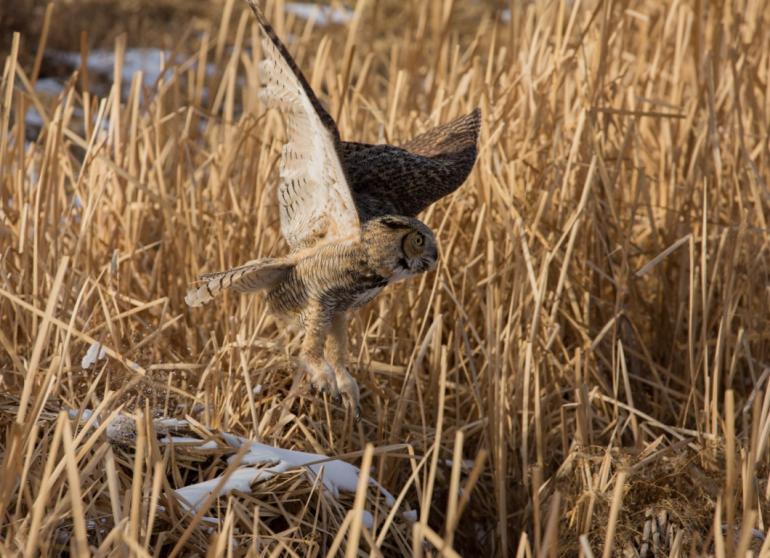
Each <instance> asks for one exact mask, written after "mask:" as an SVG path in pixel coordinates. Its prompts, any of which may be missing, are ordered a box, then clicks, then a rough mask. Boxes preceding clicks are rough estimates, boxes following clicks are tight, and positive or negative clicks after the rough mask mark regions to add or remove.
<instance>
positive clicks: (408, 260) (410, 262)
mask: <svg viewBox="0 0 770 558" xmlns="http://www.w3.org/2000/svg"><path fill="white" fill-rule="evenodd" d="M426 232H427V234H426V233H425V232H422V231H419V230H412V231H410V232H408V233H407V234H405V235H404V237H403V238H402V239H401V250H402V252H403V255H404V257H403V258H402V260H401V262H399V263H400V265H401V266H402V267H403V268H404V269H405V271H407V272H409V273H414V274H416V273H424V272H426V271H430V270H431V269H433V267H435V265H436V261H437V260H438V250H437V248H436V240H435V238H433V235H432V234H431V233H430V231H426Z"/></svg>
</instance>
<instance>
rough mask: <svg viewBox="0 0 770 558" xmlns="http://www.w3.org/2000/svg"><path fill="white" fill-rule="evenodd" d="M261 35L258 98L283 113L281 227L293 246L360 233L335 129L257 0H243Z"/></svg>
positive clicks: (298, 246) (331, 240) (302, 246)
mask: <svg viewBox="0 0 770 558" xmlns="http://www.w3.org/2000/svg"><path fill="white" fill-rule="evenodd" d="M247 2H248V4H249V6H250V7H251V9H252V11H253V12H254V15H255V16H256V17H257V21H258V22H259V24H260V26H261V27H262V31H263V32H264V35H265V38H264V39H263V41H262V47H263V54H264V56H265V58H264V60H262V61H261V62H260V64H259V75H260V81H261V82H262V89H261V91H260V98H261V99H262V100H263V101H264V102H265V104H266V105H267V106H268V107H274V108H277V109H279V110H280V111H281V112H282V114H283V115H284V117H285V122H286V134H287V141H286V144H285V145H284V148H283V153H282V156H281V168H280V175H281V182H280V184H279V187H278V201H279V205H280V210H281V216H280V217H281V232H282V234H283V236H284V238H285V239H286V241H287V242H288V244H289V246H290V247H291V248H292V250H293V251H297V250H300V249H303V248H310V247H313V246H316V245H319V244H324V243H327V242H333V241H338V240H342V239H346V238H356V237H358V236H359V235H360V223H359V220H358V213H357V211H356V206H355V204H354V203H353V196H352V194H351V191H350V187H349V186H348V182H347V179H346V177H345V172H344V170H343V167H342V163H341V161H340V157H339V154H338V145H339V142H340V140H339V132H338V130H337V127H336V125H335V123H334V120H333V119H332V118H331V116H329V114H328V113H327V112H326V110H325V109H324V108H323V107H322V106H321V103H320V102H319V101H318V99H317V97H316V96H315V94H314V93H313V91H312V89H311V88H310V86H309V84H308V83H307V80H306V79H305V77H304V76H303V75H302V72H301V71H300V70H299V68H298V67H297V65H296V63H295V62H294V60H293V59H292V58H291V55H289V53H288V51H287V50H286V47H285V46H284V45H283V43H282V42H281V41H280V39H279V38H278V37H277V35H276V34H275V32H274V31H273V29H272V27H271V26H270V24H269V23H268V22H267V20H266V19H265V17H264V15H263V14H262V11H261V10H260V9H259V7H258V6H257V5H256V0H247Z"/></svg>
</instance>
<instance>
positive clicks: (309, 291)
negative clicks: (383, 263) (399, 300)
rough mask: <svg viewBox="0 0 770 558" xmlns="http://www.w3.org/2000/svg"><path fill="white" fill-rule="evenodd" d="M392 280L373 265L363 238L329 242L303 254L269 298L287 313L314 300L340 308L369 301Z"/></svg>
mask: <svg viewBox="0 0 770 558" xmlns="http://www.w3.org/2000/svg"><path fill="white" fill-rule="evenodd" d="M388 282H389V281H388V278H386V277H383V276H382V275H380V274H379V273H378V272H377V271H376V270H375V269H373V268H372V267H371V266H370V265H369V263H368V259H367V257H366V248H365V247H364V246H363V245H362V244H361V243H360V242H355V243H349V244H343V245H326V246H323V247H321V248H320V249H319V250H317V251H315V253H313V254H312V255H309V256H306V257H304V258H302V259H301V260H300V261H299V262H297V264H296V266H295V267H294V268H293V269H292V270H291V271H290V272H289V273H288V274H287V275H286V277H285V279H284V280H283V281H281V282H280V283H278V284H277V285H275V286H274V287H272V288H270V289H269V290H268V292H267V302H268V304H269V305H270V307H271V310H273V311H274V312H276V313H278V314H282V315H286V316H292V315H296V316H299V315H301V314H302V312H303V310H305V309H306V308H307V307H308V305H309V303H312V302H316V303H319V304H321V305H323V306H324V307H326V308H328V309H329V310H332V311H333V312H339V311H345V310H348V309H350V308H355V307H358V306H361V305H363V304H366V303H367V302H369V301H370V300H372V299H373V298H374V297H375V296H377V294H379V292H380V291H381V290H382V289H383V288H384V287H385V286H386V285H387V284H388Z"/></svg>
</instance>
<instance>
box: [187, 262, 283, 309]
mask: <svg viewBox="0 0 770 558" xmlns="http://www.w3.org/2000/svg"><path fill="white" fill-rule="evenodd" d="M293 267H294V263H292V262H290V261H287V260H286V259H276V258H265V259H262V260H256V261H253V262H249V263H247V264H244V265H242V266H239V267H234V268H233V269H228V270H227V271H220V272H217V273H205V274H203V275H201V276H200V280H201V281H203V285H201V286H199V287H195V288H192V289H190V290H189V291H187V296H185V297H184V301H185V302H186V303H187V305H188V306H192V307H196V306H203V305H204V304H206V303H208V302H210V301H212V300H214V297H215V296H217V295H218V294H219V293H220V292H222V291H224V290H225V289H232V290H234V291H236V292H239V293H247V292H254V291H259V290H262V289H268V288H270V287H272V286H274V285H276V284H278V283H280V282H281V281H283V280H284V279H285V278H286V276H287V275H288V274H289V272H290V271H291V270H292V268H293Z"/></svg>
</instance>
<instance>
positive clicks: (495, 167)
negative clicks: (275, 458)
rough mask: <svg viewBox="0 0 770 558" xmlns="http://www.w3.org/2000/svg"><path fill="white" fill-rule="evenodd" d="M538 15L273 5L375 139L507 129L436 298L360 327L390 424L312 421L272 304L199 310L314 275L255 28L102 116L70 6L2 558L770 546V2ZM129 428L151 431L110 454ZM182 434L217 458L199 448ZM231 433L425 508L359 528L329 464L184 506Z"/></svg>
mask: <svg viewBox="0 0 770 558" xmlns="http://www.w3.org/2000/svg"><path fill="white" fill-rule="evenodd" d="M506 5H507V6H508V7H509V8H510V9H512V11H508V12H504V11H501V10H500V9H499V8H500V7H499V6H498V7H497V8H498V9H497V11H495V10H494V7H493V6H491V3H483V2H471V1H460V0H455V1H454V2H453V1H452V0H430V1H428V0H426V1H424V2H417V3H401V2H396V1H392V2H391V1H370V2H365V1H360V2H358V4H357V6H355V12H354V17H353V19H352V20H351V21H350V22H348V23H347V24H344V25H340V24H337V25H332V26H328V27H320V26H314V25H312V24H311V23H308V22H306V21H304V20H302V19H300V18H298V17H295V16H293V15H292V16H287V15H286V13H285V11H284V7H283V3H282V2H277V1H267V2H266V11H267V13H268V17H269V18H271V20H272V21H273V22H274V23H275V25H276V28H277V30H278V32H279V34H280V35H281V36H283V37H289V38H290V40H289V43H290V44H289V46H290V49H291V50H292V51H293V52H294V53H295V54H296V57H297V59H298V61H299V63H300V65H301V66H302V67H303V68H305V69H306V71H307V73H308V75H309V76H310V77H311V81H312V83H313V85H314V87H315V88H316V89H317V90H318V91H321V92H322V98H323V99H324V101H325V102H326V103H327V105H328V107H330V109H331V111H330V112H331V113H332V114H333V115H336V116H338V119H339V123H340V128H341V131H342V133H343V137H346V138H349V139H355V140H361V141H376V140H378V139H379V140H382V139H385V140H389V141H398V140H399V139H406V138H408V137H410V136H411V135H413V134H415V133H417V132H420V131H422V130H424V129H425V128H427V127H429V126H431V125H434V124H437V123H440V122H445V121H447V120H449V119H450V118H452V117H454V116H457V115H459V114H461V113H464V112H466V111H468V110H470V109H471V108H472V107H474V106H477V105H478V106H480V107H481V109H482V111H483V115H484V125H483V130H482V135H481V141H480V154H479V160H478V162H477V165H476V167H475V169H474V171H473V173H472V175H471V177H470V179H469V181H468V182H467V183H466V185H465V186H464V187H463V188H462V189H461V190H460V191H459V192H458V193H456V194H455V195H453V196H451V197H450V198H448V199H446V200H444V201H442V202H441V203H439V204H438V205H437V206H435V207H434V208H432V209H431V210H430V211H429V212H428V213H427V214H426V215H424V216H423V218H424V220H425V221H426V222H427V223H429V224H430V225H431V226H432V227H433V229H434V230H435V231H436V232H437V236H438V238H439V241H440V245H441V263H440V266H439V268H438V270H437V271H436V272H434V273H431V274H430V275H428V276H425V277H424V278H422V279H420V280H416V281H411V282H408V283H405V284H400V285H398V286H396V287H393V288H390V289H388V290H387V291H386V292H385V293H384V294H383V295H382V296H381V297H380V298H379V299H378V301H377V302H375V303H373V304H372V305H371V307H369V308H368V309H366V310H364V311H363V312H361V313H360V314H359V315H358V317H357V318H356V319H355V320H354V321H353V324H352V326H351V338H352V340H353V344H354V345H353V347H352V349H353V355H352V361H353V363H354V366H353V369H354V372H355V373H356V375H357V377H358V378H359V383H360V384H361V386H362V390H363V401H362V403H363V420H362V421H361V422H360V423H355V422H354V421H353V420H352V418H351V417H350V416H349V415H348V414H346V412H345V410H344V409H342V408H340V407H337V406H335V405H333V404H331V403H330V402H328V401H324V400H317V399H314V398H304V397H302V396H296V395H295V393H294V392H291V393H290V390H291V386H292V382H293V377H294V370H295V366H294V362H293V360H292V359H293V355H294V354H296V349H297V339H296V336H295V335H294V334H292V333H291V332H287V331H284V330H283V329H281V327H280V326H279V325H277V324H276V322H275V321H274V320H273V319H272V318H271V316H270V315H269V314H268V313H267V312H266V309H265V305H264V303H263V301H261V300H260V299H259V298H255V297H244V298H234V297H225V298H224V299H222V300H221V301H220V303H218V304H214V305H212V306H211V307H207V308H205V309H196V310H190V309H188V308H186V307H185V305H184V302H183V296H184V293H185V289H186V287H187V285H188V283H189V282H190V281H192V280H193V278H194V277H196V275H197V274H198V273H200V272H204V271H210V270H215V269H224V268H227V267H230V266H233V265H236V264H239V263H241V262H244V261H247V260H250V259H253V258H255V257H258V256H263V255H270V254H274V253H279V252H281V251H282V250H284V246H283V244H282V241H281V240H280V238H279V233H278V226H277V211H276V210H275V199H274V198H275V193H274V184H275V175H276V163H277V160H278V157H279V146H280V139H281V137H282V123H281V120H280V118H279V117H278V115H276V114H273V113H268V114H265V112H264V109H263V107H262V106H260V104H259V101H258V100H257V82H256V64H257V61H258V60H259V59H260V54H259V41H258V39H259V37H258V33H257V30H256V27H255V25H254V23H253V21H252V19H251V17H250V15H249V14H248V13H247V12H246V11H245V10H243V6H242V5H241V4H240V3H238V2H235V1H234V0H227V1H226V2H225V3H224V5H223V7H222V6H217V7H216V9H218V10H219V19H218V20H212V23H210V24H206V23H203V24H201V22H200V21H198V23H197V24H196V25H197V27H196V28H194V29H193V28H191V29H190V30H189V32H185V33H180V34H179V35H178V36H175V37H174V39H175V40H176V42H175V43H173V45H172V48H173V50H172V51H170V52H169V53H168V55H167V56H166V59H165V62H164V63H165V66H164V71H163V72H162V73H161V74H160V75H159V77H158V79H157V80H153V81H152V82H149V83H148V82H143V80H142V78H141V77H140V76H138V75H134V76H133V77H132V78H131V79H130V80H129V79H122V80H121V78H120V77H119V78H118V79H117V80H116V82H115V83H114V84H113V83H111V82H110V83H108V84H107V87H106V88H105V89H104V90H103V91H102V92H99V93H95V92H94V83H95V76H93V75H90V76H89V72H88V71H86V69H85V67H84V68H81V69H80V71H79V72H77V73H76V74H74V75H73V76H72V78H71V79H70V80H68V81H67V82H66V84H65V87H64V89H63V90H62V91H60V92H57V93H56V94H54V95H50V94H49V95H47V94H46V93H45V92H41V91H40V90H39V88H37V87H36V83H37V82H38V80H39V78H40V77H41V76H40V69H41V68H45V67H46V63H45V57H42V56H36V55H35V53H41V52H42V49H44V48H45V44H46V41H47V39H48V38H49V37H53V36H54V34H55V32H56V29H57V25H56V22H57V21H66V20H67V10H68V9H70V4H66V3H65V4H58V5H56V7H55V8H53V9H52V11H48V12H41V13H40V14H39V16H40V20H41V21H42V22H43V24H42V25H39V28H40V29H41V31H40V34H39V35H35V36H23V37H22V38H21V40H19V38H18V37H14V39H13V41H12V44H11V47H10V49H9V50H8V51H7V52H6V53H5V56H4V57H3V59H4V66H3V74H2V82H1V83H0V108H1V109H2V110H1V111H0V120H2V123H1V124H0V258H1V259H0V324H1V326H2V327H0V366H2V385H1V386H0V389H1V390H2V394H3V395H2V398H3V399H2V402H0V423H1V425H2V433H3V434H2V437H1V438H0V448H1V451H2V471H3V474H2V478H0V541H2V542H0V545H2V546H0V554H2V555H8V556H10V555H18V554H24V553H27V554H28V555H32V554H30V552H34V551H35V550H37V551H39V552H41V553H43V554H45V555H59V554H67V553H73V554H75V553H83V552H86V551H87V550H88V549H90V551H91V552H94V553H96V554H99V555H102V556H106V555H122V554H134V555H138V556H144V555H149V554H153V555H196V554H197V555H204V554H206V553H209V554H211V555H219V554H222V553H225V552H228V553H232V554H235V555H244V554H248V555H258V554H270V555H283V554H285V555H292V556H297V555H299V556H305V555H308V556H317V555H325V554H327V553H332V554H334V553H336V552H337V551H338V550H339V552H346V553H347V554H346V555H347V556H354V555H355V551H356V548H357V547H358V548H360V549H361V551H362V552H364V553H371V554H373V555H381V554H383V555H404V554H414V555H422V554H428V555H436V554H441V553H443V554H445V555H451V556H456V555H457V553H459V554H466V553H474V554H475V553H478V552H480V551H482V552H485V553H486V554H488V555H496V556H513V555H517V556H531V555H535V554H536V555H538V556H546V555H551V556H554V555H563V556H574V555H582V556H599V555H602V556H605V557H608V556H612V555H623V556H663V555H667V556H668V555H670V556H684V555H690V554H694V555H701V554H707V555H715V556H727V555H734V556H743V555H745V553H746V551H747V550H751V551H752V552H755V553H756V552H764V553H767V552H768V551H770V542H769V541H770V539H766V538H765V534H766V533H767V531H768V527H770V526H769V525H768V520H769V519H770V515H768V512H770V507H768V501H769V498H770V484H768V482H767V481H768V474H770V468H769V467H768V464H770V455H769V454H768V438H769V437H770V382H769V381H768V378H770V337H768V333H767V332H768V331H770V313H769V311H770V308H769V306H770V305H769V302H770V291H768V284H769V283H768V279H769V277H768V275H769V273H770V266H769V265H768V262H769V261H770V260H768V238H769V236H768V225H767V222H766V221H767V219H768V218H770V215H769V214H768V210H769V209H770V203H769V199H770V198H769V191H768V179H770V176H769V175H770V172H768V168H769V167H768V163H769V160H768V157H769V155H770V154H769V153H768V149H769V146H768V126H769V125H770V95H769V94H768V92H769V91H770V35H768V34H767V32H766V29H767V27H768V23H770V22H768V19H769V18H770V12H768V10H767V4H766V3H765V2H764V1H763V0H735V1H731V2H724V3H712V2H704V1H695V2H686V1H683V2H657V1H653V0H643V1H641V2H633V3H630V2H623V1H612V0H605V1H592V0H583V1H580V0H576V1H574V2H566V1H553V2H534V3H522V2H514V1H512V2H509V3H507V4H506ZM59 18H61V19H59ZM46 22H48V23H50V22H53V23H51V24H50V25H48V24H47V23H46ZM86 23H87V22H84V23H83V25H85V24H86ZM51 40H53V39H51ZM86 44H88V41H87V40H84V42H83V45H86ZM125 44H126V43H125V38H120V39H118V41H117V46H116V53H117V56H116V63H115V64H116V68H115V75H117V76H121V75H122V74H123V72H122V68H121V64H122V62H121V60H122V54H123V52H124V50H125ZM74 48H75V50H78V49H79V48H80V47H79V46H75V47H74ZM82 50H83V51H87V50H88V49H87V48H85V47H84V48H83V49H82ZM121 81H122V83H121ZM31 108H34V109H35V110H36V111H37V113H38V114H39V126H38V127H34V126H33V125H32V124H30V122H29V119H27V121H26V122H25V115H27V114H28V111H29V110H30V109H31ZM97 342H98V343H101V344H102V346H103V348H104V351H105V353H106V354H105V358H104V359H102V360H97V361H96V362H95V363H94V364H93V365H92V366H91V367H89V368H83V366H82V364H83V362H82V359H83V356H84V355H85V354H86V353H87V351H88V350H89V347H92V346H94V343H97ZM92 350H93V349H92ZM97 356H98V355H97ZM86 409H90V410H94V411H95V415H93V416H92V420H90V421H85V420H82V418H81V419H80V420H79V419H78V417H77V416H75V415H77V414H78V413H79V412H80V411H83V410H86ZM70 410H74V411H75V412H74V413H69V411H70ZM118 413H122V416H123V417H124V418H125V417H130V418H129V419H125V420H129V423H130V426H131V428H130V429H129V430H130V431H131V434H132V435H130V436H127V437H123V438H119V439H116V437H115V436H110V435H109V432H108V428H107V426H109V424H110V422H109V418H110V416H116V415H117V414H118ZM159 417H172V418H177V419H186V422H185V423H184V428H185V429H186V430H187V431H188V432H187V433H188V434H189V433H191V432H192V433H194V434H195V435H196V436H197V437H199V438H201V439H206V440H209V441H212V440H213V445H210V446H208V447H209V449H206V450H203V449H201V448H196V447H189V446H186V445H185V444H183V443H182V444H168V443H167V441H168V440H167V438H166V437H165V436H166V434H165V433H164V432H162V431H161V430H160V429H159V428H158V427H157V425H158V421H157V420H154V419H157V418H159ZM97 418H98V420H96V419H97ZM97 424H98V425H99V426H98V428H97V427H96V425H97ZM180 424H181V423H180ZM132 429H133V430H132ZM224 433H234V434H237V435H240V436H243V437H247V438H251V439H255V440H260V441H262V442H264V443H266V444H270V445H273V446H276V447H281V448H287V449H298V450H303V451H309V452H314V453H322V454H326V455H329V456H332V457H338V458H340V459H342V460H344V461H347V462H350V463H354V464H356V465H358V466H360V467H361V468H362V470H363V471H364V472H365V473H369V474H371V476H372V477H374V478H376V479H377V480H378V481H379V482H380V483H381V484H382V485H383V486H385V487H386V488H388V489H389V490H390V491H391V492H392V493H393V494H394V495H396V496H402V500H401V501H400V502H398V508H397V511H394V510H396V508H393V509H389V508H388V507H387V506H385V505H384V504H383V500H382V497H381V494H380V493H379V492H378V491H377V490H374V489H372V488H371V487H370V488H369V489H368V490H365V489H366V483H361V484H360V485H359V490H358V491H357V493H356V494H355V495H353V494H347V495H346V494H345V493H343V494H342V495H341V496H340V497H339V499H335V498H334V495H332V494H330V493H329V491H328V490H326V489H325V488H324V486H323V483H320V482H318V480H319V479H318V478H315V479H314V478H313V477H312V476H308V475H306V474H303V470H302V469H301V468H300V469H291V470H289V471H287V472H285V473H282V474H279V475H275V476H272V477H271V478H269V479H266V480H264V481H261V482H256V483H254V484H252V486H251V487H250V488H248V487H246V488H244V489H243V490H240V491H235V492H233V493H231V494H230V495H228V496H222V497H220V498H217V499H214V500H212V501H211V506H210V507H207V508H206V509H203V508H201V510H200V511H199V512H197V513H196V512H189V513H185V510H184V508H182V507H180V505H179V504H178V502H177V500H176V498H175V497H174V494H175V493H174V489H177V488H180V487H182V486H185V485H187V484H190V483H195V482H199V481H204V480H208V479H213V478H216V477H217V476H218V475H220V474H221V473H223V472H228V471H229V472H232V471H231V469H232V467H233V465H232V464H230V465H228V461H227V460H226V459H225V458H227V457H229V456H232V455H234V454H235V455H236V456H239V455H241V454H240V453H239V452H238V451H237V450H236V449H234V448H232V447H228V446H227V444H224V443H222V436H223V435H225V434H224ZM367 444H372V446H373V448H374V451H372V450H371V449H367V447H368V446H367ZM241 453H242V452H241ZM236 462H237V460H236ZM370 465H371V467H370ZM228 474H229V473H228ZM408 509H411V510H415V511H416V512H417V520H416V521H413V520H412V519H413V518H410V517H408V516H404V515H403V514H402V513H399V512H401V511H405V510H408ZM364 510H366V511H368V512H369V513H371V519H372V521H371V522H369V523H367V522H365V521H363V519H362V518H363V517H364V516H363V511H364ZM204 512H205V514H204ZM391 512H392V513H391ZM212 518H213V519H212Z"/></svg>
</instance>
